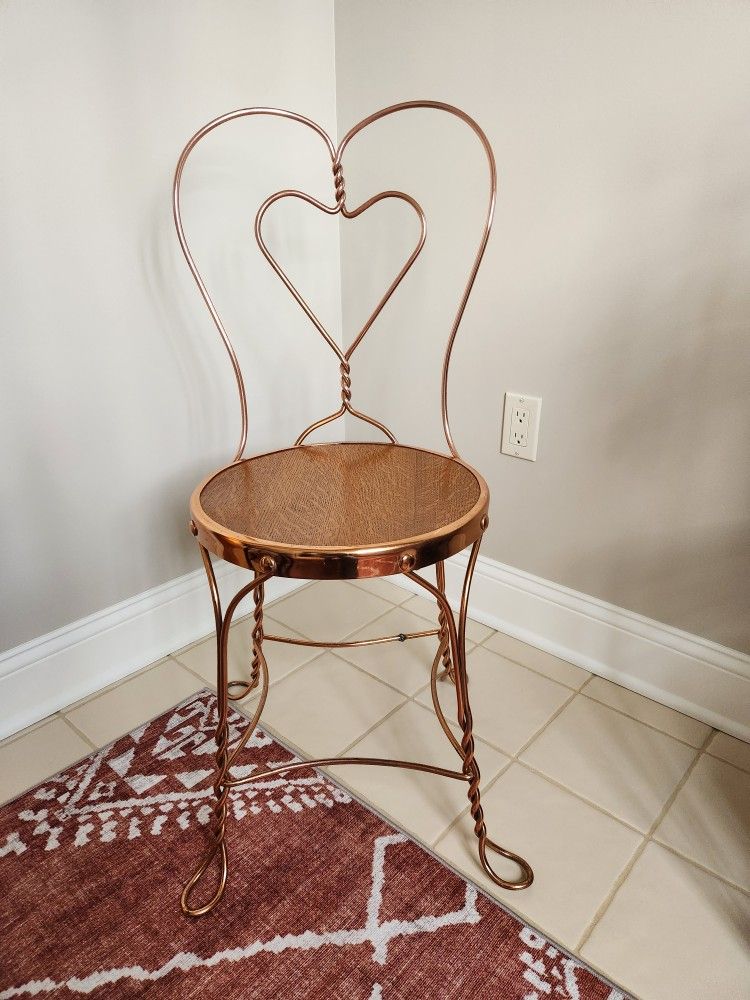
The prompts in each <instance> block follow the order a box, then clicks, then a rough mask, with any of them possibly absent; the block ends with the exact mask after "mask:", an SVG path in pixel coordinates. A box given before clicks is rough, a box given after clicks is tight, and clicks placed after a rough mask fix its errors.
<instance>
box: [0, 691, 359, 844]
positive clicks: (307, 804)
mask: <svg viewBox="0 0 750 1000" xmlns="http://www.w3.org/2000/svg"><path fill="white" fill-rule="evenodd" d="M229 721H230V732H229V738H230V744H234V743H235V742H236V741H237V740H238V739H239V737H240V735H241V733H242V731H243V729H244V725H245V724H246V721H247V720H245V719H243V718H242V716H239V715H237V714H236V713H232V714H231V716H230V720H229ZM152 725H155V723H146V724H145V725H143V726H141V727H139V728H138V729H136V730H135V731H134V732H133V733H131V734H130V735H129V737H127V738H129V739H130V740H131V741H132V744H133V745H132V746H131V747H129V748H128V749H127V750H125V751H122V750H121V749H120V750H119V752H118V754H117V756H113V755H112V754H113V749H114V747H112V746H110V747H106V748H105V749H104V750H100V751H99V752H98V753H95V754H94V755H93V756H92V757H90V758H88V759H87V760H85V761H83V762H82V763H81V764H78V765H77V766H74V767H73V768H71V769H69V770H68V771H65V772H64V773H62V774H59V775H57V776H56V777H55V778H51V779H50V780H49V781H47V782H45V783H44V784H43V785H41V786H40V787H39V788H38V789H37V791H36V793H35V797H36V798H37V799H38V800H39V804H40V808H38V809H25V810H22V811H21V812H19V814H18V819H19V820H20V825H19V827H18V829H17V830H14V831H13V832H11V833H10V834H8V836H7V837H6V841H5V843H4V844H2V845H0V858H2V857H3V856H5V855H7V854H11V853H13V854H23V852H24V851H26V850H27V847H28V843H29V841H30V838H32V837H45V838H46V841H45V844H44V848H45V850H47V851H52V850H55V849H56V848H58V847H60V845H61V843H62V842H63V839H62V838H63V837H66V838H67V837H70V838H71V839H72V845H73V846H74V847H83V846H84V845H85V844H88V843H90V842H91V841H92V840H98V841H99V842H101V843H104V844H106V843H110V842H111V841H113V840H116V839H117V838H118V837H126V838H127V839H128V840H134V839H135V838H136V837H140V836H143V835H144V834H147V835H150V836H155V837H158V836H159V835H160V834H161V832H162V830H163V829H164V827H165V826H166V825H167V824H169V823H177V825H178V826H179V827H180V828H181V829H183V830H187V829H188V828H189V827H190V826H191V824H192V823H193V822H194V821H195V822H197V823H198V824H199V825H205V824H207V823H208V822H209V821H210V819H211V815H212V803H213V798H214V793H213V788H212V786H211V784H210V779H211V776H212V774H213V770H212V768H211V765H212V763H213V754H214V752H215V744H214V740H213V734H214V729H215V726H216V718H215V711H212V709H211V706H210V705H207V704H206V703H205V702H202V701H193V702H191V703H190V704H188V705H186V706H182V707H179V708H177V709H175V711H174V712H173V713H172V714H171V716H170V717H169V719H168V720H167V723H166V725H165V726H164V730H163V732H161V733H160V734H159V738H158V740H157V741H156V744H155V746H154V749H153V751H152V753H151V760H152V762H153V765H154V770H153V772H151V773H149V774H142V773H131V767H132V764H133V760H134V758H135V752H136V748H137V744H139V743H140V742H141V740H142V739H143V736H144V735H145V733H146V732H147V731H148V729H149V727H150V726H152ZM117 745H118V747H120V748H121V746H122V742H121V741H118V744H117ZM247 747H248V748H254V749H256V750H262V749H263V748H265V747H270V748H275V744H274V742H273V740H272V739H271V738H270V737H269V736H266V735H265V734H264V733H262V732H261V731H260V730H259V729H256V730H255V732H254V733H253V735H252V736H251V737H250V739H249V740H248V742H247ZM180 758H185V765H186V766H185V770H184V771H180V772H178V773H177V774H174V773H172V774H171V775H168V774H167V773H166V772H165V769H164V766H163V765H164V763H165V762H167V761H170V762H171V761H175V760H179V759H180ZM196 758H197V759H196ZM293 759H294V760H295V761H296V760H299V758H297V757H295V758H293ZM281 763H282V762H281V761H278V760H273V759H271V760H265V761H263V762H262V764H260V765H259V764H257V763H256V764H247V765H237V766H236V767H234V768H232V777H236V778H244V777H247V776H248V775H251V774H252V772H253V771H260V770H266V769H267V768H272V767H278V766H280V764H281ZM198 764H200V765H207V766H196V765H198ZM160 765H161V766H160ZM112 775H116V776H117V778H118V779H120V783H122V782H124V783H125V784H126V785H127V786H128V788H129V789H130V791H132V793H133V794H132V795H127V797H124V798H123V797H120V798H114V797H113V796H114V794H115V787H116V786H117V784H118V782H117V781H116V780H113V779H112ZM168 777H169V778H170V779H171V780H172V782H173V783H174V781H175V780H176V781H177V782H179V784H180V785H181V786H182V787H181V788H180V789H178V790H172V791H159V790H158V786H159V785H160V784H161V783H162V782H163V781H165V780H167V778H168ZM206 782H208V784H204V787H202V788H199V787H196V786H198V785H201V784H202V783H206ZM337 802H340V803H344V804H346V803H349V802H351V797H350V796H349V795H347V793H346V792H344V791H343V790H342V789H340V788H339V787H338V786H336V785H334V784H332V783H331V782H330V781H327V780H326V779H325V778H323V777H322V776H321V775H319V774H317V773H315V774H312V775H310V776H307V777H305V776H295V773H294V772H292V774H291V775H290V776H289V777H286V776H284V775H281V776H279V777H278V778H268V779H266V780H265V781H261V782H257V783H255V784H253V785H252V786H250V787H248V788H235V789H232V790H231V791H230V793H229V807H230V809H231V812H232V814H233V816H234V818H235V819H236V820H242V819H244V818H245V817H246V816H248V815H249V816H256V815H258V814H260V813H261V812H262V811H263V810H265V809H270V810H271V812H275V813H279V812H282V811H283V810H284V809H289V810H291V811H292V812H300V811H301V810H303V809H314V808H316V807H318V806H324V807H326V808H329V809H330V808H332V807H333V805H334V804H335V803H337Z"/></svg>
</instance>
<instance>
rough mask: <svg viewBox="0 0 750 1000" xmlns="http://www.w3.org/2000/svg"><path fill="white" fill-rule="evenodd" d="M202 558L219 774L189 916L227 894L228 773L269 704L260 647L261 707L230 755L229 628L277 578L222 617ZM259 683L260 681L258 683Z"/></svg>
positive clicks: (255, 585) (185, 898)
mask: <svg viewBox="0 0 750 1000" xmlns="http://www.w3.org/2000/svg"><path fill="white" fill-rule="evenodd" d="M200 550H201V557H202V559H203V565H204V567H205V570H206V575H207V577H208V583H209V588H210V590H211V599H212V601H213V606H214V620H215V622H216V697H217V702H218V719H217V723H216V772H215V775H214V783H213V791H214V806H213V815H212V817H211V823H210V825H209V829H208V836H209V839H210V844H209V847H208V850H207V851H206V853H205V854H204V856H203V858H202V859H201V861H200V862H199V863H198V866H197V868H196V869H195V872H194V873H193V875H192V877H191V878H190V879H189V881H188V882H187V884H186V885H185V888H184V889H183V890H182V895H181V896H180V906H181V907H182V912H183V913H185V914H187V916H189V917H200V916H203V914H205V913H209V912H210V911H211V910H213V908H214V907H215V906H216V904H217V903H218V902H219V900H220V899H221V897H222V896H223V894H224V889H225V888H226V884H227V875H228V870H229V862H228V856H227V847H226V839H225V838H226V822H227V798H228V797H229V787H230V786H229V784H228V783H227V782H228V772H229V770H230V768H231V766H232V764H233V763H234V760H235V758H236V756H237V754H238V752H239V751H240V750H241V749H242V748H243V747H244V745H245V743H246V742H247V740H248V739H249V738H250V736H251V735H252V733H253V731H254V729H255V726H256V723H257V720H258V717H259V716H260V712H261V711H262V709H263V704H264V702H265V695H266V693H267V690H268V668H267V667H266V663H265V660H264V658H263V653H262V650H261V648H260V645H259V646H258V663H259V673H260V670H262V671H263V679H264V686H263V694H262V695H261V698H260V700H259V703H258V706H257V708H256V711H255V713H254V717H253V719H252V720H251V722H250V723H249V725H248V727H247V728H246V730H245V733H244V735H243V737H242V739H241V740H240V741H239V744H238V745H237V746H236V747H235V748H234V749H233V750H232V752H231V753H230V750H229V691H228V679H227V650H228V645H229V629H230V627H231V624H232V619H233V617H234V612H235V610H236V608H237V605H238V604H239V603H240V601H241V600H242V599H243V598H244V597H246V596H247V594H249V593H251V592H253V591H255V592H257V590H258V589H262V587H263V584H264V583H265V581H266V580H268V579H269V578H270V577H271V576H272V575H273V569H274V568H275V567H273V566H269V569H268V571H267V572H264V573H262V574H257V573H256V576H255V579H254V580H253V581H252V582H251V583H249V584H247V586H245V587H243V588H242V589H241V590H240V591H239V592H238V593H237V594H236V595H235V596H234V598H233V599H232V600H231V602H230V604H229V606H228V608H227V611H226V614H225V615H224V616H223V618H222V614H221V603H220V600H219V589H218V587H217V585H216V577H215V575H214V571H213V566H212V564H211V557H210V556H209V554H208V552H207V550H206V549H205V548H204V547H203V546H202V545H201V546H200ZM256 607H257V605H256ZM256 683H257V680H256ZM217 858H218V881H217V886H216V889H215V891H214V893H213V895H212V896H211V898H210V899H209V900H208V901H207V902H206V903H204V904H203V905H200V906H194V905H191V902H190V896H191V893H192V892H193V889H194V888H195V887H196V886H197V885H198V883H199V882H200V881H201V880H202V879H203V876H204V875H205V874H206V872H207V871H208V870H209V868H210V867H211V866H212V865H213V863H214V860H215V859H217Z"/></svg>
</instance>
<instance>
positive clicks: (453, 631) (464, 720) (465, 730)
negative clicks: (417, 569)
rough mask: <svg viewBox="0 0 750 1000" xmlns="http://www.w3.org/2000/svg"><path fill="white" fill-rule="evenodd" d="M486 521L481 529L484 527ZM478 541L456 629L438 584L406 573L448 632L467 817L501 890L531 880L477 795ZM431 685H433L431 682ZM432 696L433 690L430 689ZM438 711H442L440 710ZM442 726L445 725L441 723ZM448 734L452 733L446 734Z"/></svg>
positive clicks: (528, 867) (531, 875) (525, 885)
mask: <svg viewBox="0 0 750 1000" xmlns="http://www.w3.org/2000/svg"><path fill="white" fill-rule="evenodd" d="M486 526H487V525H486V523H485V524H484V525H483V528H486ZM480 543H481V538H480V539H478V540H477V541H476V542H475V543H474V545H473V546H472V549H471V554H470V556H469V564H468V566H467V568H466V577H465V579H464V586H463V591H462V594H461V607H460V611H459V619H458V628H456V621H455V618H454V615H453V611H452V610H451V607H450V605H449V604H448V601H447V599H446V597H445V594H444V593H443V591H442V590H441V589H439V587H433V586H432V584H430V583H428V582H427V581H426V580H423V579H422V578H421V577H419V576H418V575H417V574H416V573H410V574H409V575H410V577H411V578H412V579H413V580H416V581H417V582H418V583H420V584H421V585H422V586H423V587H424V588H425V589H426V590H428V591H429V592H430V593H431V594H432V596H433V597H434V598H435V600H436V601H437V602H438V606H439V607H440V609H441V611H442V613H443V616H444V620H445V627H446V629H447V631H448V640H449V643H450V650H451V658H452V661H453V673H454V678H455V684H456V703H457V706H458V723H459V726H460V727H461V741H460V750H459V752H460V756H461V759H462V761H463V767H462V770H463V772H464V774H465V775H466V777H467V779H468V782H469V793H468V794H469V803H470V812H471V818H472V819H473V821H474V833H475V834H476V838H477V841H478V850H479V860H480V862H481V864H482V867H483V868H484V870H485V872H486V873H487V874H488V875H489V877H490V878H491V879H492V881H493V882H494V883H495V885H499V886H501V887H502V888H503V889H526V888H528V886H530V885H531V883H532V882H533V881H534V872H533V870H532V868H531V865H529V863H528V862H527V861H526V860H524V858H522V857H520V855H518V854H515V853H514V852H513V851H509V850H507V848H505V847H501V846H500V845H499V844H496V843H495V842H494V841H493V840H490V839H489V836H488V834H487V824H486V823H485V820H484V811H483V809H482V801H481V794H480V791H479V782H480V773H479V764H478V763H477V759H476V748H475V743H474V720H473V717H472V713H471V704H470V702H469V681H468V675H467V672H466V618H467V614H468V608H469V590H470V588H471V581H472V577H473V576H474V567H475V565H476V561H477V556H478V555H479V545H480ZM439 582H440V576H438V583H439ZM433 686H434V685H433ZM433 696H434V692H433ZM440 714H442V713H440ZM443 728H444V729H445V725H443ZM450 736H452V734H450ZM450 736H449V738H450ZM451 742H452V743H453V744H454V746H455V747H456V749H459V747H458V746H457V745H456V742H454V740H452V739H451ZM488 848H490V849H491V850H493V851H495V852H496V853H497V854H500V855H502V857H504V858H508V859H509V860H511V861H514V862H515V863H516V864H517V865H518V867H519V868H520V869H521V875H520V877H519V878H518V879H513V880H509V879H504V878H501V877H500V876H499V875H498V874H497V872H496V871H495V870H494V869H493V867H492V865H491V864H490V862H489V860H488V857H487V849H488Z"/></svg>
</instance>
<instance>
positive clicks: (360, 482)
mask: <svg viewBox="0 0 750 1000" xmlns="http://www.w3.org/2000/svg"><path fill="white" fill-rule="evenodd" d="M488 503H489V491H488V489H487V484H486V483H485V481H484V479H482V477H481V476H480V475H479V474H478V473H477V472H475V471H474V470H473V469H472V468H471V467H470V466H468V465H466V464H465V463H464V462H462V461H461V460H460V459H457V458H451V457H450V456H447V455H440V454H437V453H436V452H432V451H426V450H424V449H422V448H411V447H407V446H405V445H398V444H388V443H384V444H380V443H341V444H314V445H299V446H296V447H294V448H286V449H284V450H282V451H274V452H268V453H266V454H264V455H255V456H253V457H251V458H247V459H243V460H242V461H239V462H235V463H234V464H232V465H229V466H227V467H226V468H224V469H220V470H219V471H218V472H215V473H213V474H212V475H211V476H209V477H208V479H206V480H204V482H203V483H201V485H200V486H198V488H197V489H196V490H195V492H194V493H193V496H192V498H191V501H190V513H191V517H192V521H193V525H194V530H195V532H196V534H197V536H198V540H199V541H200V543H201V544H202V545H204V546H205V547H206V548H207V549H209V551H211V552H213V553H214V554H215V555H218V556H221V558H222V559H226V560H227V561H228V562H231V563H235V564H236V565H238V566H244V567H247V568H249V569H256V570H258V569H261V568H262V565H263V562H262V560H263V559H264V557H269V556H270V557H271V558H272V559H273V561H274V565H275V567H276V569H275V572H276V574H277V575H278V576H287V577H297V578H301V579H308V580H316V579H346V578H354V577H373V576H388V575H391V574H395V573H401V572H405V571H408V570H413V569H419V568H420V567H421V566H429V565H431V564H433V563H435V562H437V561H439V560H441V559H445V558H447V557H448V556H451V555H454V554H455V553H457V552H460V551H461V550H462V549H464V548H466V546H467V545H470V544H471V543H472V542H474V541H476V539H477V538H479V537H480V535H481V534H482V530H483V527H484V526H486V520H485V521H484V524H483V523H482V522H483V519H485V518H486V514H487V507H488Z"/></svg>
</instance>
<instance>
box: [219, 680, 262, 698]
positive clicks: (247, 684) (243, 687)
mask: <svg viewBox="0 0 750 1000" xmlns="http://www.w3.org/2000/svg"><path fill="white" fill-rule="evenodd" d="M258 682H259V678H255V679H254V680H250V681H229V682H228V683H227V698H228V699H229V701H241V700H242V699H243V698H246V697H247V696H248V695H249V694H250V692H251V691H253V690H255V688H257V686H258Z"/></svg>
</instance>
